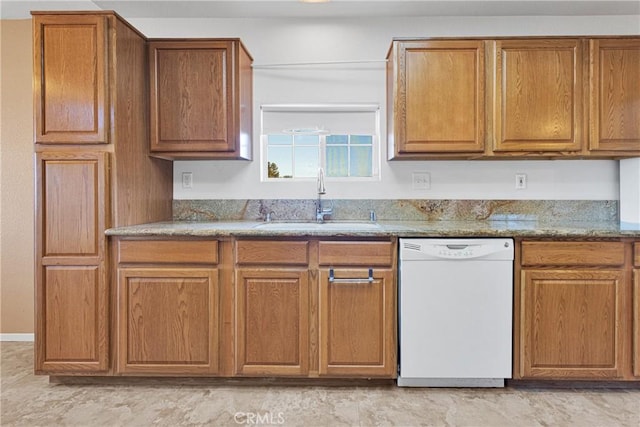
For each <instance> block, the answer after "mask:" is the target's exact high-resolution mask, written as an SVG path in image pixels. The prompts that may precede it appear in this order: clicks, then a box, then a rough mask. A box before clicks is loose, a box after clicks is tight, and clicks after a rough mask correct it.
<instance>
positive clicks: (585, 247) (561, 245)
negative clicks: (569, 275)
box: [521, 242, 625, 267]
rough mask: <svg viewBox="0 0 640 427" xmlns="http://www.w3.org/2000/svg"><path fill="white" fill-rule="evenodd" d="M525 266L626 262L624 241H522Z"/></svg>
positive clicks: (615, 263)
mask: <svg viewBox="0 0 640 427" xmlns="http://www.w3.org/2000/svg"><path fill="white" fill-rule="evenodd" d="M521 263H522V265H523V266H567V265H570V266H617V267H622V266H623V265H624V263H625V244H624V243H623V242H522V260H521Z"/></svg>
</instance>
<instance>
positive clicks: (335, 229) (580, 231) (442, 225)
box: [106, 218, 640, 238]
mask: <svg viewBox="0 0 640 427" xmlns="http://www.w3.org/2000/svg"><path fill="white" fill-rule="evenodd" d="M106 234H107V235H108V236H129V237H135V236H158V237H180V236H211V237H225V236H238V237H262V236H264V237H266V236H292V237H295V236H353V237H375V236H397V237H601V238H607V237H609V238H616V237H640V227H633V229H623V228H621V227H620V223H619V222H617V221H616V222H613V221H602V222H598V221H536V220H518V219H514V220H510V219H508V218H506V219H502V220H491V221H478V220H475V221H379V222H376V223H370V222H349V221H334V222H332V221H327V222H326V223H324V224H317V223H314V222H286V221H282V222H279V221H275V222H271V223H265V222H256V221H211V222H207V221H167V222H156V223H149V224H140V225H132V226H127V227H118V228H111V229H109V230H107V231H106Z"/></svg>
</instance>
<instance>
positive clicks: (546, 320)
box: [520, 270, 627, 379]
mask: <svg viewBox="0 0 640 427" xmlns="http://www.w3.org/2000/svg"><path fill="white" fill-rule="evenodd" d="M626 280H627V277H626V274H625V272H624V271H622V270H523V272H522V280H521V285H520V286H521V292H520V295H521V303H520V304H521V309H520V364H521V366H520V372H521V373H522V377H523V378H558V379H562V378H580V379H606V378H619V377H621V376H622V370H621V368H622V365H623V360H624V359H623V358H624V354H623V351H624V350H623V349H624V345H623V340H624V339H625V338H624V334H625V332H624V331H625V327H626V324H625V323H624V322H625V315H624V313H625V310H627V308H626V307H625V295H626V293H625V286H626V285H625V281H626Z"/></svg>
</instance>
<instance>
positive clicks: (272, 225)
mask: <svg viewBox="0 0 640 427" xmlns="http://www.w3.org/2000/svg"><path fill="white" fill-rule="evenodd" d="M254 228H258V229H261V230H328V231H331V230H336V231H345V230H353V231H364V230H376V229H379V228H380V225H379V224H376V223H375V222H322V223H318V222H286V221H283V222H265V223H263V224H258V225H256V226H255V227H254Z"/></svg>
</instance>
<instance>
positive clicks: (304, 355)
mask: <svg viewBox="0 0 640 427" xmlns="http://www.w3.org/2000/svg"><path fill="white" fill-rule="evenodd" d="M308 276H309V272H308V270H307V269H294V268H281V269H278V268H267V269H262V268H260V269H251V268H239V269H238V270H237V271H236V313H235V319H236V327H235V339H236V345H235V351H236V356H235V357H236V363H235V365H236V366H235V372H236V374H239V375H269V376H301V375H302V376H304V375H307V374H308V372H309V288H308V286H309V284H308Z"/></svg>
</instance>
